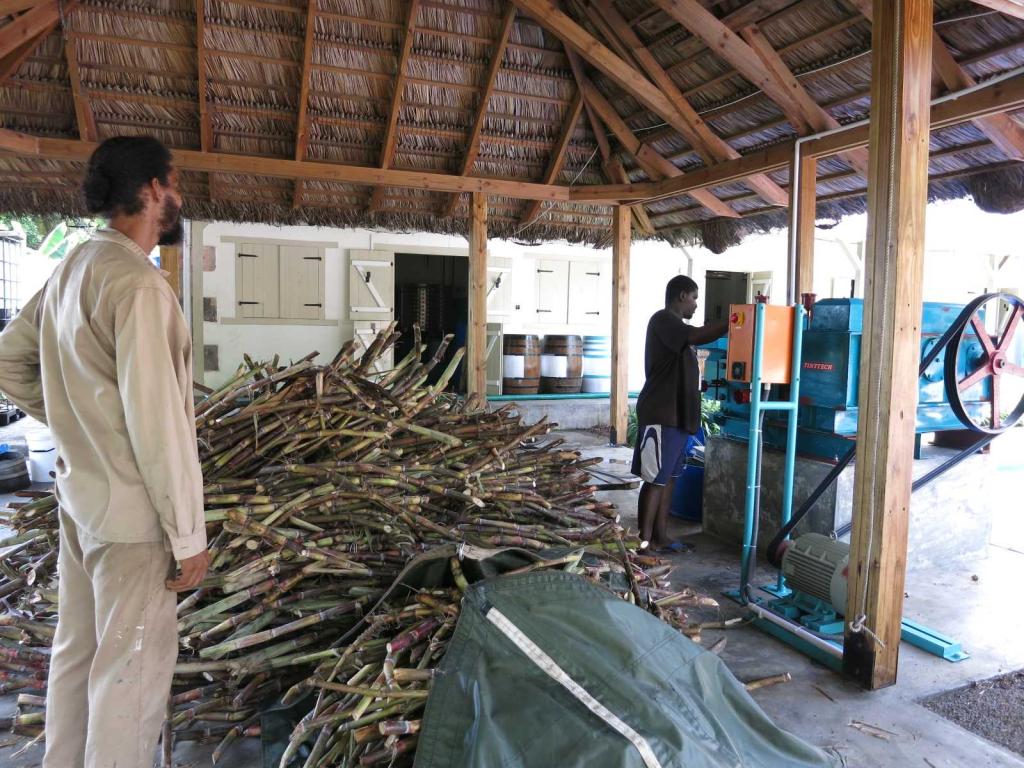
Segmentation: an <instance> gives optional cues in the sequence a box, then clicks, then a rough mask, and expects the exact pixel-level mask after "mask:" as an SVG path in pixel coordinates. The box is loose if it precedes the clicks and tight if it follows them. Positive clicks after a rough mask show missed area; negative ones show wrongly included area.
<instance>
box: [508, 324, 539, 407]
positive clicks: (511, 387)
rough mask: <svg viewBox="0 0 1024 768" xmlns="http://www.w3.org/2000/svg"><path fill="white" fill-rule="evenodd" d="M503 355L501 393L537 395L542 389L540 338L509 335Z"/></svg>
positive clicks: (530, 335)
mask: <svg viewBox="0 0 1024 768" xmlns="http://www.w3.org/2000/svg"><path fill="white" fill-rule="evenodd" d="M501 354H502V371H503V374H502V375H503V376H504V378H503V379H502V380H501V393H502V394H503V395H536V394H537V390H538V389H539V388H540V336H534V335H533V334H507V335H506V336H505V340H504V342H503V343H502V350H501Z"/></svg>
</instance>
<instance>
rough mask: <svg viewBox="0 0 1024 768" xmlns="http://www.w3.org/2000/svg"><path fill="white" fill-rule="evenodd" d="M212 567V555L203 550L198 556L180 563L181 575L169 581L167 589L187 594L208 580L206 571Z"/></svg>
mask: <svg viewBox="0 0 1024 768" xmlns="http://www.w3.org/2000/svg"><path fill="white" fill-rule="evenodd" d="M209 567H210V553H209V552H208V551H207V550H205V549H204V550H203V551H202V552H200V553H199V554H198V555H193V556H192V557H188V558H185V559H184V560H182V561H181V562H179V563H178V570H179V573H178V575H177V576H175V577H174V578H173V579H168V580H167V584H166V586H167V588H168V589H169V590H171V591H172V592H186V591H188V590H190V589H195V588H196V587H198V586H199V585H200V584H201V583H202V582H203V579H205V578H206V569H207V568H209Z"/></svg>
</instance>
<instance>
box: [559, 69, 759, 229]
mask: <svg viewBox="0 0 1024 768" xmlns="http://www.w3.org/2000/svg"><path fill="white" fill-rule="evenodd" d="M568 53H569V63H570V65H571V66H572V70H573V74H574V75H575V76H576V82H577V84H578V85H579V88H580V91H582V93H583V98H584V99H585V100H586V102H587V106H588V107H589V108H590V109H591V110H593V112H594V113H595V114H596V115H597V117H598V118H600V122H603V123H604V124H605V125H606V126H608V129H609V130H610V131H611V132H612V133H613V134H614V135H615V138H617V139H618V140H619V144H620V145H621V146H622V148H623V149H624V150H625V151H626V152H628V153H629V154H630V155H631V156H632V157H633V158H634V160H636V163H637V165H639V166H640V167H641V168H643V170H644V172H645V173H646V174H647V175H648V176H650V177H651V179H652V180H655V181H656V180H658V179H664V178H677V177H679V176H682V175H683V172H682V171H681V170H679V169H678V168H677V167H676V166H675V165H673V164H672V163H671V162H669V161H668V160H666V159H665V158H664V157H662V156H661V155H660V154H658V152H657V151H656V150H654V149H653V148H652V147H651V146H650V145H649V144H645V143H644V142H642V141H640V139H638V138H637V137H636V134H634V133H633V131H632V130H631V129H630V127H629V126H628V125H626V123H625V121H624V120H623V119H622V118H621V117H620V116H619V113H618V112H616V111H615V107H613V106H612V105H611V104H610V103H609V102H608V100H607V99H606V98H605V97H604V96H603V95H602V94H601V92H600V91H599V90H597V88H596V87H595V86H594V84H593V83H592V82H590V78H588V77H587V75H586V73H585V72H584V71H583V65H582V63H581V62H580V60H579V57H578V56H577V55H576V54H575V53H573V52H572V51H569V52H568ZM693 198H694V199H695V200H697V202H699V203H700V204H701V205H703V206H704V207H705V208H707V209H708V210H709V211H711V212H712V213H714V214H715V215H716V216H725V217H729V218H735V217H737V216H739V214H738V213H736V211H734V210H733V209H732V208H730V207H729V206H728V205H726V204H725V203H723V202H722V201H721V200H719V199H718V198H717V197H715V196H714V195H713V194H712V193H711V192H710V191H709V190H707V189H701V190H698V191H697V192H696V194H695V195H693Z"/></svg>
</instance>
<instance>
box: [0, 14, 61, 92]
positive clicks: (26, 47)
mask: <svg viewBox="0 0 1024 768" xmlns="http://www.w3.org/2000/svg"><path fill="white" fill-rule="evenodd" d="M59 24H60V20H59V19H57V20H55V21H54V22H53V23H52V24H50V26H48V27H46V28H45V29H44V30H43V31H42V32H40V33H39V34H38V35H36V36H35V37H33V38H31V39H29V40H26V41H25V42H24V43H22V44H21V45H19V46H18V47H17V48H15V49H14V50H13V51H11V52H10V53H8V54H7V55H6V56H0V84H3V83H4V82H5V81H6V80H8V79H9V78H11V77H14V75H15V74H17V72H18V70H19V69H21V65H22V64H24V63H25V60H26V59H28V58H29V56H31V55H32V54H33V53H35V50H36V48H38V47H39V46H40V45H42V42H43V41H44V40H45V39H46V38H48V37H49V36H50V35H51V34H52V33H53V31H54V30H55V29H57V26H58V25H59Z"/></svg>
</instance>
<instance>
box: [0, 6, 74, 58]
mask: <svg viewBox="0 0 1024 768" xmlns="http://www.w3.org/2000/svg"><path fill="white" fill-rule="evenodd" d="M76 4H77V3H70V2H69V3H67V4H65V5H64V12H65V13H67V11H68V10H69V8H68V6H69V5H70V6H73V5H76ZM60 15H61V6H60V3H59V2H58V0H46V1H45V2H43V3H40V4H38V5H35V6H33V7H32V8H30V9H29V10H27V11H25V12H24V13H23V14H21V15H20V16H18V17H17V18H16V19H15V20H14V21H12V22H11V23H9V24H6V25H4V26H3V27H0V59H3V58H6V57H7V56H8V55H9V54H11V53H14V52H16V51H18V50H19V49H21V47H22V46H23V45H25V43H28V42H30V41H31V40H35V39H38V38H39V36H40V35H41V34H42V33H43V32H45V31H46V30H47V29H50V28H52V27H53V25H54V24H56V23H58V22H59V21H60Z"/></svg>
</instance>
